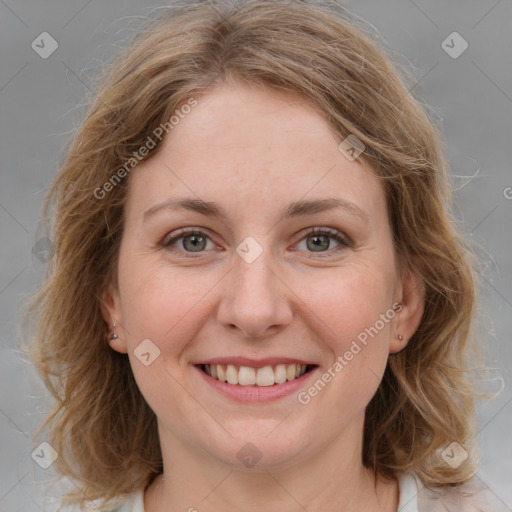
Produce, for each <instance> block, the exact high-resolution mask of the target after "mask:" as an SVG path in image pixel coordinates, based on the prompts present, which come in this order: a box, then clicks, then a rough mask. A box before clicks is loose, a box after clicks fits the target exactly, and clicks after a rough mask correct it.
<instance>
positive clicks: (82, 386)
mask: <svg viewBox="0 0 512 512" xmlns="http://www.w3.org/2000/svg"><path fill="white" fill-rule="evenodd" d="M158 12H159V13H160V14H159V15H157V16H156V19H150V23H149V24H148V25H147V26H146V25H144V26H143V28H142V29H139V30H138V31H137V34H136V36H135V37H134V38H133V40H132V42H131V44H130V46H129V47H128V50H127V51H125V52H123V53H122V55H121V56H116V58H115V60H114V61H113V62H112V63H109V65H108V67H107V71H106V73H103V76H102V77H101V81H100V84H101V85H100V86H99V87H98V90H97V94H96V96H95V99H94V101H92V104H91V105H90V107H89V110H88V113H87V115H86V116H85V120H84V121H83V123H82V124H81V126H80V127H79V128H78V130H77V133H76V135H75V136H74V138H73V140H72V142H71V144H70V145H69V146H68V147H67V149H66V157H65V161H64V162H63V165H62V168H61V169H60V172H59V173H58V175H57V177H56V179H55V180H54V182H53V184H52V186H51V188H50V190H49V192H48V194H47V196H46V199H45V202H44V206H43V217H44V218H46V222H47V226H48V228H49V229H50V230H51V238H52V243H53V253H52V256H51V259H50V261H49V262H48V269H47V277H46V280H45V282H44V285H43V286H42V287H41V289H40V290H39V291H38V294H37V295H36V297H35V298H34V300H33V301H32V303H31V305H30V307H29V309H28V316H29V319H30V323H31V324H32V325H33V326H34V327H35V329H34V331H33V333H31V339H30V350H31V357H32V360H33V362H34V364H35V366H36V367H37V369H38V371H39V372H40V375H41V376H42V378H43V379H44V382H45V385H46V386H47V387H48V389H49V390H50V392H51V393H52V395H53V397H54V399H55V407H54V409H53V410H52V411H51V412H50V413H49V415H48V416H47V418H46V420H45V422H44V423H43V425H42V427H41V428H43V427H49V429H50V438H49V439H50V443H51V444H52V446H53V447H54V448H55V449H56V450H57V452H58V454H59V457H58V459H57V461H56V463H55V467H56V469H57V471H58V473H59V474H61V475H67V476H68V477H71V478H74V479H77V481H78V482H79V483H80V485H79V487H80V489H79V490H75V491H74V492H71V493H70V494H68V495H66V497H65V499H66V500H68V502H72V503H78V504H84V503H85V502H86V500H90V499H98V498H102V499H104V500H109V499H111V498H113V497H114V496H116V495H122V494H125V493H130V492H133V491H134V490H136V489H139V488H143V487H144V486H146V485H148V484H149V483H150V482H151V481H152V480H153V479H154V478H155V476H156V475H158V474H159V473H160V472H161V471H162V455H161V450H160V445H159V437H158V432H157V422H156V417H155V414H154V412H153V411H152V410H151V409H150V407H149V406H148V405H147V403H146V402H145V400H144V398H143V396H142V395H141V393H140V391H139V389H138V387H137V385H136V382H135V379H134V376H133V374H132V371H131V368H130V364H129V361H128V357H127V355H126V354H119V353H118V352H116V351H114V350H112V349H111V348H110V347H109V345H108V343H107V342H106V339H105V337H106V334H107V332H108V326H107V325H106V323H105V320H104V318H103V316H102V312H101V298H102V295H103V293H104V291H105V290H106V287H107V286H108V284H109V283H113V284H114V285H115V286H117V277H116V276H117V262H118V254H119V248H120V240H121V237H122V235H123V208H124V203H125V200H126V194H127V187H128V185H129V182H130V180H129V176H128V174H129V172H130V170H128V171H126V162H129V161H132V164H130V165H132V166H133V167H135V165H136V163H137V161H142V160H145V159H147V158H150V157H151V156H152V155H154V154H156V152H158V151H159V149H160V147H161V144H158V143H156V147H155V148H154V149H153V150H152V151H150V152H147V154H146V155H144V156H141V155H140V154H139V153H140V151H139V150H140V148H141V147H143V146H144V145H147V143H148V140H149V138H152V139H153V138H154V136H155V133H156V132H155V130H157V128H158V127H159V126H162V125H165V123H167V125H166V126H168V124H169V123H168V121H169V119H170V117H171V115H172V114H173V112H175V111H176V109H178V108H179V107H180V105H183V104H186V102H187V101H190V98H199V101H200V98H201V96H202V95H204V94H206V93H207V92H208V91H210V90H211V89H212V88H213V87H215V86H216V85H218V84H221V83H223V82H227V81H236V82H237V83H241V84H246V85H251V86H255V87H261V88H263V89H264V90H267V91H271V90H280V91H286V92H288V93H293V94H296V95H298V96H300V97H302V98H304V99H305V100H307V101H308V102H309V103H310V104H311V105H312V106H314V107H315V108H316V109H317V110H318V112H319V113H320V114H321V115H322V116H323V117H324V118H325V119H326V120H327V122H328V123H329V125H330V126H331V127H332V129H333V130H334V131H335V132H336V133H337V134H339V135H340V136H341V137H343V138H345V137H347V136H348V135H350V134H352V135H355V136H356V137H357V138H358V139H359V140H360V141H362V142H363V143H364V145H365V149H364V152H363V153H362V154H361V155H360V156H359V159H360V161H361V162H363V163H364V164H365V165H366V166H368V167H369V168H370V169H371V172H372V173H374V174H375V175H376V176H378V177H379V178H381V179H382V184H383V187H384V190H385V195H386V201H387V209H388V214H389V222H390V225H391V228H392V234H393V244H394V249H395V254H396V257H397V261H398V262H399V266H400V269H401V270H406V269H412V270H414V272H416V273H417V276H418V277H419V279H420V281H421V282H420V284H419V285H420V286H422V287H423V293H424V299H425V310H424V313H423V316H422V319H421V323H420V325H419V328H418V329H417V331H416V332H415V333H414V335H413V336H412V337H411V339H410V340H409V342H408V343H407V345H406V347H405V348H404V349H403V350H402V351H400V352H399V353H397V354H393V355H392V356H390V357H389V358H388V363H387V366H386V369H385V373H384V376H383V379H382V381H381V383H380V386H379V388H378V390H377V392H376V393H375V395H374V397H373V398H372V400H371V401H370V403H369V404H368V406H367V409H366V418H365V425H364V443H363V453H362V457H363V464H364V465H365V467H367V468H370V469H371V470H372V472H373V473H374V474H375V476H377V475H382V476H384V477H389V476H391V475H392V474H393V473H394V471H397V470H407V469H412V470H414V471H415V472H416V473H417V474H418V476H419V477H420V478H421V480H422V481H423V482H424V483H425V485H427V486H439V485H441V486H444V485H448V484H450V485H458V484H462V483H463V482H465V481H467V480H469V479H470V478H471V477H472V476H473V475H474V474H475V473H476V471H477V469H478V467H477V464H478V463H477V452H476V450H475V449H474V448H475V447H474V446H473V444H472V443H473V438H474V436H475V433H476V424H475V397H476V396H477V395H478V390H477V386H476V384H475V382H474V381H473V379H472V375H471V372H472V371H473V370H474V369H475V368H479V367H478V366H472V364H476V361H477V359H478V361H480V360H481V359H480V358H481V354H480V351H479V350H480V349H479V347H478V344H477V343H476V339H477V336H476V335H475V334H474V330H475V329H474V327H473V324H474V318H475V314H476V306H475V296H476V294H475V288H476V279H475V271H474V263H473V256H472V255H471V252H470V251H469V249H468V245H467V243H466V241H465V239H464V238H463V237H462V236H461V235H460V234H459V231H458V228H457V222H456V220H455V216H454V215H453V213H452V199H451V184H450V180H449V168H448V163H447V162H448V157H447V150H446V148H445V146H444V144H443V141H442V137H441V135H440V132H439V130H438V129H437V128H436V125H435V122H434V121H433V119H432V118H431V116H430V114H429V113H428V110H427V109H426V108H425V107H424V105H423V104H422V103H421V102H420V101H419V100H418V99H416V98H415V97H414V95H413V93H412V86H411V85H410V84H409V83H408V82H407V79H406V78H405V77H404V76H402V74H401V72H400V71H399V70H398V69H399V66H398V65H397V64H396V63H395V62H394V60H393V58H392V57H391V56H390V55H389V54H387V53H385V50H384V49H383V48H382V47H381V45H379V44H378V43H377V42H376V41H374V40H372V37H371V36H370V34H367V33H365V31H364V29H363V28H362V27H361V26H358V23H357V22H356V21H355V20H354V19H352V18H351V16H350V15H349V14H346V13H345V12H344V11H342V10H340V9H338V8H337V7H336V6H330V5H321V4H308V3H304V2H298V1H282V0H278V1H267V0H257V1H252V0H251V1H248V2H242V3H240V2H239V3H237V4H232V5H229V4H226V3H223V2H204V1H203V2H201V1H195V2H187V3H186V5H178V6H174V7H166V8H162V10H159V11H158ZM170 136H172V134H171V135H170ZM134 154H137V155H138V156H137V160H136V161H135V164H133V157H134ZM123 166H125V167H124V169H125V171H126V172H125V173H123V174H121V175H120V174H119V169H120V168H121V167H123ZM131 172H136V169H134V170H133V171H131ZM115 173H117V175H118V177H119V176H121V177H122V178H123V179H117V180H116V181H115V183H113V181H112V178H113V176H114V174H115ZM125 175H126V176H125ZM107 182H110V183H111V184H112V186H109V187H104V184H106V183H107ZM102 187H103V188H102ZM100 189H101V190H103V192H101V193H100V192H98V190H100ZM105 191H108V193H106V192H105ZM452 441H456V442H458V443H459V444H460V445H461V446H463V447H464V448H465V449H466V450H467V451H468V454H469V457H468V459H467V460H466V461H465V462H464V463H463V464H461V465H459V466H458V467H451V466H450V465H448V464H447V463H446V462H445V461H444V460H443V459H442V458H441V456H440V451H441V450H442V449H443V448H444V447H446V446H447V445H449V444H450V443H451V442H452Z"/></svg>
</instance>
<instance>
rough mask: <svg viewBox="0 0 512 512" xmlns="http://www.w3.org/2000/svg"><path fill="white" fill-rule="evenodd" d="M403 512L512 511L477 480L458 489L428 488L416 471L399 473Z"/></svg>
mask: <svg viewBox="0 0 512 512" xmlns="http://www.w3.org/2000/svg"><path fill="white" fill-rule="evenodd" d="M397 477H398V481H399V486H400V502H399V506H398V511H399V512H511V509H509V508H508V507H507V506H506V505H505V504H504V503H503V502H502V501H501V500H500V499H499V498H498V497H497V496H496V495H495V494H494V493H493V492H492V491H491V490H490V489H489V488H487V487H486V486H485V485H484V484H483V483H482V482H481V480H479V479H478V478H477V477H474V478H472V479H471V480H470V481H468V482H466V483H464V484H463V485H459V486H456V487H450V486H443V487H437V488H435V489H427V488H426V487H425V486H424V485H423V482H422V481H421V480H420V478H419V477H418V476H417V475H416V474H415V473H414V472H412V471H405V472H401V473H399V474H397Z"/></svg>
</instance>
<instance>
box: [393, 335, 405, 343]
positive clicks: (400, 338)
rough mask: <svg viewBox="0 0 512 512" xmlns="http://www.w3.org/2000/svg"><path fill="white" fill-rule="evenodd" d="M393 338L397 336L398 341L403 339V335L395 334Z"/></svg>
mask: <svg viewBox="0 0 512 512" xmlns="http://www.w3.org/2000/svg"><path fill="white" fill-rule="evenodd" d="M395 338H398V339H399V340H400V341H402V340H403V339H404V337H403V336H402V335H401V334H395Z"/></svg>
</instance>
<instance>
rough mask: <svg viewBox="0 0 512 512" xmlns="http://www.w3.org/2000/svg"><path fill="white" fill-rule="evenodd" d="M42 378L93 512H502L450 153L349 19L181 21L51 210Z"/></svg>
mask: <svg viewBox="0 0 512 512" xmlns="http://www.w3.org/2000/svg"><path fill="white" fill-rule="evenodd" d="M50 206H52V207H54V208H55V217H54V224H53V243H54V246H55V252H54V255H53V260H52V261H51V265H50V270H49V276H48V281H47V284H46V287H45V288H44V289H43V290H42V291H41V294H40V295H39V297H38V299H37V301H36V302H35V304H34V306H33V309H32V312H33V314H35V315H36V318H37V320H38V331H37V336H36V338H35V341H34V346H33V350H34V360H35V362H36V365H37V366H38V368H39V370H40V372H41V374H42V376H43V378H44V379H45V382H46V384H47V386H48V387H49V389H50V390H51V391H52V393H53V395H54V396H55V398H56V401H57V403H56V407H55V410H54V412H53V413H52V414H51V415H50V417H49V418H48V420H47V422H48V423H49V425H50V426H51V438H50V443H51V444H52V446H53V447H54V448H55V450H56V451H57V453H58V454H59V458H58V459H57V462H56V466H57V469H58V471H59V472H60V473H61V474H62V475H67V476H69V477H71V478H73V479H74V481H75V482H76V483H77V484H78V485H79V488H76V489H72V490H71V492H70V494H69V495H68V496H67V497H66V499H67V500H68V501H69V502H71V503H76V504H78V505H79V506H82V507H83V506H85V505H86V503H88V502H90V501H91V500H95V506H97V507H98V508H99V509H100V510H112V509H113V507H114V506H116V507H119V508H116V510H122V511H129V510H131V511H134V512H135V511H136V512H141V511H146V512H157V511H164V510H165V511H168V510H189V511H192V510H198V511H200V512H202V511H209V510H215V511H218V510H228V509H233V508H234V509H241V510H266V511H274V510H280V511H283V510H308V511H315V510H342V509H343V510H365V511H377V510H379V511H389V512H391V511H393V512H394V511H397V510H407V511H419V512H424V511H431V510H472V508H471V507H480V509H482V510H498V508H497V507H498V505H497V504H496V503H495V502H493V501H492V500H491V494H490V493H488V492H485V490H482V489H474V486H473V480H472V477H473V476H474V474H475V473H476V471H477V462H476V456H477V454H476V452H475V447H474V445H473V443H472V440H473V436H474V435H475V421H474V397H475V393H476V390H475V389H474V386H473V383H472V380H471V379H470V376H469V375H468V373H469V370H468V369H469V367H470V365H473V364H474V362H473V360H472V358H473V357H474V355H475V354H477V353H478V351H477V346H476V344H474V343H473V338H472V336H471V332H472V331H471V324H472V317H473V315H474V310H475V292H474V281H473V273H472V268H471V264H470V261H469V259H468V256H467V255H466V249H465V246H464V241H463V239H462V238H461V237H460V235H459V234H458V233H457V231H456V229H455V227H454V224H455V223H454V220H453V218H452V215H451V212H450V195H449V183H448V179H447V164H446V158H445V154H444V148H443V145H442V142H441V140H440V137H439V134H438V132H437V131H436V129H435V127H434V125H433V123H432V122H431V121H430V119H429V118H428V116H427V115H426V113H425V112H424V110H423V109H422V107H421V105H419V103H418V102H417V101H416V100H415V99H414V98H413V97H412V95H411V93H410V91H409V90H408V89H407V86H406V85H405V83H404V82H403V81H402V79H401V78H400V77H399V75H398V73H397V71H396V70H395V68H394V67H393V65H392V63H391V62H390V61H389V59H388V58H387V57H386V56H385V55H384V54H383V52H382V51H381V50H380V49H379V48H378V47H377V46H376V45H375V43H373V42H371V40H370V39H369V38H368V37H367V36H365V35H364V34H363V33H362V32H361V31H360V30H359V29H357V28H355V26H354V24H353V22H351V21H349V20H348V19H346V17H345V16H343V15H341V14H340V13H339V12H337V10H335V9H327V8H324V7H318V6H312V5H308V4H303V3H301V2H284V1H272V2H270V1H268V2H267V1H250V2H245V3H243V4H241V5H239V6H236V7H227V6H224V5H223V4H212V3H211V2H197V3H188V4H187V5H186V6H184V7H180V8H171V9H169V12H168V13H167V12H166V13H165V14H164V16H162V19H160V20H158V22H157V23H156V24H152V25H150V26H149V27H148V28H146V29H145V30H143V31H141V33H140V35H139V36H138V37H137V38H136V39H135V41H134V42H133V44H132V45H131V46H130V48H129V49H128V50H127V51H126V52H125V53H124V55H123V56H122V57H120V58H119V59H118V60H117V61H116V62H115V64H114V65H113V66H112V67H111V69H110V70H109V72H108V75H107V76H106V77H105V80H104V82H103V85H102V87H101V89H100V91H99V94H98V96H97V97H96V100H95V102H94V104H93V105H92V107H91V109H90V111H89V113H88V115H87V117H86V119H85V121H84V123H83V124H82V126H81V127H80V129H79V131H78V133H77V135H76V137H75V139H74V141H73V144H72V145H71V147H70V149H69V152H68V156H67V160H66V162H65V164H64V166H63V168H62V169H61V171H60V173H59V175H58V177H57V178H56V180H55V182H54V184H53V187H52V189H51V191H50V193H49V195H48V198H47V203H46V208H48V207H50Z"/></svg>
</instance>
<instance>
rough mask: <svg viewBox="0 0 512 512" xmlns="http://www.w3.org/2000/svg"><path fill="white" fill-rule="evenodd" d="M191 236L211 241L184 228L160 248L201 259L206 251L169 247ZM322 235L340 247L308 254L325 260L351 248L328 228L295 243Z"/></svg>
mask: <svg viewBox="0 0 512 512" xmlns="http://www.w3.org/2000/svg"><path fill="white" fill-rule="evenodd" d="M192 235H198V236H205V237H206V238H207V239H208V240H211V238H210V237H209V236H208V235H207V234H206V233H204V232H203V231H200V230H194V229H190V228H184V229H181V230H178V231H177V232H176V233H175V234H174V236H172V237H171V238H169V236H167V237H165V238H164V240H163V242H162V246H163V247H164V248H165V249H167V250H170V251H172V252H182V253H185V254H187V256H186V257H187V258H201V257H202V255H203V254H204V252H206V251H198V252H197V253H193V252H189V251H185V250H183V249H177V248H175V247H171V246H172V244H173V243H175V242H176V241H178V240H180V239H181V238H185V237H186V236H192ZM324 235H326V236H328V237H329V238H332V239H334V240H336V242H338V243H339V244H340V245H339V246H338V247H335V248H334V249H328V250H327V251H320V252H317V253H315V252H314V251H309V253H310V254H311V255H313V254H316V255H317V256H318V257H320V258H326V257H329V256H332V255H333V252H335V251H336V252H337V251H340V250H343V249H346V248H347V247H351V243H350V241H349V240H348V239H347V237H346V236H344V235H343V234H342V233H340V232H339V231H337V230H335V229H330V228H312V229H310V230H309V231H308V232H306V233H305V234H304V235H303V236H302V238H300V239H299V240H298V241H297V242H296V244H297V243H299V242H301V241H302V240H305V239H306V238H308V237H310V236H324ZM310 257H311V256H310Z"/></svg>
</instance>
